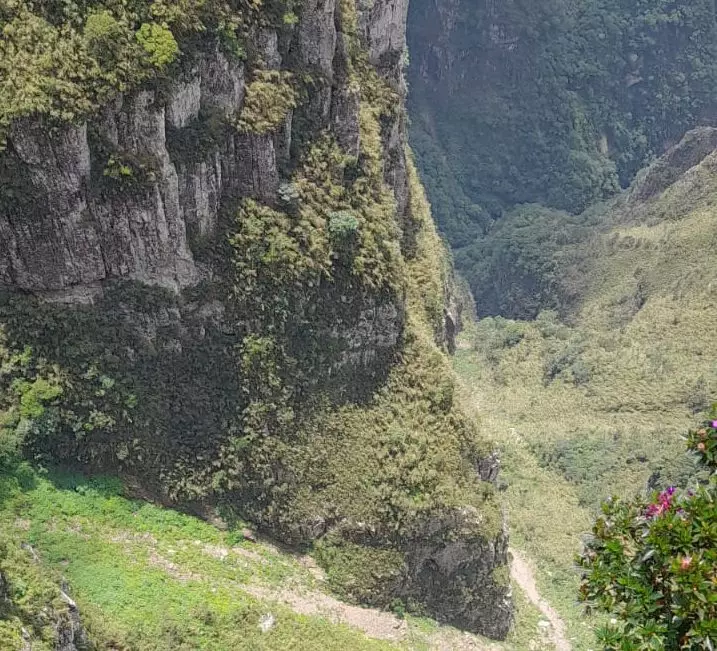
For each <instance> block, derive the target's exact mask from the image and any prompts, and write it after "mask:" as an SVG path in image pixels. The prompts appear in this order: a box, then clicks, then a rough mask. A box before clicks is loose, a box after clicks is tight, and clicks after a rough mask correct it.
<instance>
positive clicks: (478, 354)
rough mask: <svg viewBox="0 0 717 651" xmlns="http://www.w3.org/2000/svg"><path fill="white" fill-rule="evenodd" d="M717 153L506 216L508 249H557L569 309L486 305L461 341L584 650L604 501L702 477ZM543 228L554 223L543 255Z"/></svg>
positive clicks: (465, 370)
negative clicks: (572, 204)
mask: <svg viewBox="0 0 717 651" xmlns="http://www.w3.org/2000/svg"><path fill="white" fill-rule="evenodd" d="M666 160H667V159H666ZM713 164H714V163H713V158H712V156H709V157H707V158H706V159H705V160H703V161H702V162H701V163H699V164H698V165H697V166H696V167H694V168H693V169H691V170H690V171H689V173H686V174H683V175H681V176H680V177H679V178H678V179H677V180H676V181H675V182H674V183H672V184H671V185H669V186H668V187H666V188H662V189H660V190H659V191H657V192H656V193H654V194H652V195H651V197H650V198H649V200H642V199H639V198H638V197H640V196H641V189H642V188H643V187H644V185H643V184H645V183H650V182H651V178H652V177H651V172H649V171H648V172H647V173H646V174H643V175H641V176H640V179H639V181H638V182H637V185H635V187H633V188H632V189H631V190H630V191H629V192H628V193H626V194H625V195H624V196H622V197H620V198H619V199H618V200H616V201H614V202H612V203H611V204H607V205H604V206H600V207H597V208H595V209H594V210H593V211H592V212H591V213H590V214H586V215H582V216H580V217H571V216H569V215H567V214H565V213H560V212H555V213H553V214H551V215H547V225H546V228H545V229H541V223H540V221H539V220H535V222H534V223H533V222H530V221H528V222H527V224H526V222H525V221H524V217H522V216H521V213H520V211H516V213H515V214H516V215H517V217H515V218H513V217H510V216H509V217H507V221H506V223H505V225H504V226H502V227H501V232H503V233H506V234H510V242H508V243H507V244H506V247H505V250H508V251H510V252H511V253H510V255H511V256H514V257H515V258H520V259H525V260H526V261H528V262H530V261H535V260H536V257H537V258H539V257H540V256H541V255H545V258H547V259H548V260H549V264H545V263H540V264H535V265H534V267H533V268H534V269H541V268H542V269H543V270H547V277H548V278H549V279H551V280H552V281H553V282H554V284H553V285H552V288H553V291H554V293H553V294H552V296H551V295H548V296H547V297H546V298H544V301H545V302H546V303H547V306H551V305H556V306H557V307H558V308H559V309H560V312H556V311H554V310H545V309H543V307H544V306H542V305H536V306H535V309H541V310H542V311H541V312H539V313H538V316H537V318H535V319H533V320H525V321H518V320H510V319H505V318H503V317H491V318H485V319H481V320H480V321H478V322H477V324H475V325H473V326H471V327H470V328H469V330H468V332H466V333H465V334H464V335H463V339H462V346H459V351H458V353H457V357H456V366H457V370H458V371H459V374H460V375H462V376H463V377H464V379H466V380H467V381H468V382H469V384H470V392H471V394H472V396H473V399H474V401H475V403H476V408H477V410H478V412H479V413H480V414H481V417H482V429H483V431H484V432H485V433H486V434H488V435H490V436H491V437H492V438H493V440H494V441H495V442H496V444H497V445H498V446H499V447H500V448H501V451H502V459H503V473H502V478H503V479H502V483H501V487H502V489H503V491H504V495H505V498H506V501H507V504H508V513H509V522H510V527H511V538H512V543H513V544H514V545H515V546H516V547H518V548H520V549H523V550H524V551H526V552H527V553H528V554H529V556H530V557H532V558H533V559H535V561H536V563H537V566H538V578H539V581H540V588H541V591H542V593H543V594H544V595H545V596H546V598H548V599H549V601H550V602H551V603H552V604H553V605H554V606H555V607H556V608H557V609H558V610H559V612H560V613H561V614H562V615H563V617H564V618H565V619H566V620H567V622H568V624H569V632H570V635H571V637H574V638H575V647H576V648H578V649H588V648H596V646H595V645H596V641H595V639H594V637H593V636H592V634H591V632H590V628H592V627H593V625H601V623H602V622H601V621H597V622H595V621H592V620H586V619H584V618H583V617H582V615H581V612H580V610H579V609H578V608H577V607H576V605H575V603H574V600H575V594H576V591H577V589H578V583H579V577H578V574H577V573H576V571H575V568H574V566H573V559H574V557H575V555H576V554H578V553H579V552H580V551H581V537H583V536H584V535H587V534H588V532H589V531H590V528H591V526H592V525H591V523H592V521H593V519H594V517H595V516H596V515H597V514H598V512H599V506H600V503H601V502H602V501H603V500H604V499H605V498H607V497H609V496H611V495H614V496H615V497H616V498H617V499H618V500H619V501H618V502H615V504H623V505H624V504H626V501H629V500H631V499H632V498H634V496H635V495H636V493H642V494H644V495H645V496H649V495H650V494H652V492H653V491H654V490H655V489H660V488H664V487H666V486H668V485H673V486H676V487H678V488H685V489H687V488H688V487H689V486H690V484H691V483H693V482H694V480H695V478H699V477H700V476H701V474H700V468H699V466H698V465H696V463H695V459H694V456H691V455H685V453H684V443H683V441H682V435H683V433H684V432H685V431H686V430H687V429H688V428H689V427H690V426H691V424H692V423H693V422H694V418H695V415H696V414H697V413H699V412H702V411H704V410H706V409H707V408H708V407H709V397H710V396H713V395H715V392H716V391H717V375H716V374H715V368H714V364H713V358H712V356H711V355H709V354H708V353H707V351H710V350H714V347H715V345H716V344H717V321H716V318H717V317H716V315H715V312H714V289H713V288H714V287H715V286H716V285H715V282H716V281H717V277H716V276H715V274H716V272H715V269H714V268H713V266H712V265H709V264H705V260H711V259H712V257H713V256H714V251H713V249H714V243H715V226H714V203H715V199H716V197H717V181H716V179H715V176H714V172H713ZM663 167H664V161H663V165H661V166H659V169H662V168H663ZM531 210H532V209H531ZM540 213H542V214H545V211H544V209H540ZM512 219H515V222H516V224H515V228H514V229H513V228H512V226H511V220H512ZM549 230H552V231H553V232H555V233H558V235H557V236H552V237H549V236H548V231H549ZM513 231H514V232H513ZM531 232H532V233H537V234H539V235H538V236H540V237H543V234H544V236H545V238H544V239H543V240H542V241H547V243H548V244H547V246H546V249H547V251H546V252H545V253H544V254H543V253H541V252H538V253H534V250H535V248H536V247H535V246H533V245H532V244H531V237H530V233H531ZM562 233H564V236H561V234H562ZM512 259H513V258H509V260H512ZM507 264H510V261H509V262H508V263H507ZM526 264H527V263H526ZM538 273H543V272H538ZM538 273H536V276H537V275H538ZM538 277H539V276H538ZM506 287H508V285H506ZM513 288H514V290H515V291H516V292H522V291H524V290H523V289H522V288H520V287H518V286H517V285H513ZM543 296H545V295H543ZM536 303H537V302H536ZM515 304H516V305H519V304H520V303H519V301H518V300H517V299H516V301H515ZM698 443H699V441H696V440H695V441H693V447H694V445H697V444H698ZM642 499H643V500H646V499H648V497H643V498H642ZM645 504H646V503H645ZM616 508H617V507H616ZM620 508H622V507H620ZM616 517H617V514H616ZM620 517H621V518H622V515H621V516H620ZM612 612H613V613H617V612H618V611H615V610H613V611H612ZM616 648H617V647H616ZM640 648H642V647H640ZM645 648H647V647H645ZM659 648H662V647H659ZM665 648H671V647H665Z"/></svg>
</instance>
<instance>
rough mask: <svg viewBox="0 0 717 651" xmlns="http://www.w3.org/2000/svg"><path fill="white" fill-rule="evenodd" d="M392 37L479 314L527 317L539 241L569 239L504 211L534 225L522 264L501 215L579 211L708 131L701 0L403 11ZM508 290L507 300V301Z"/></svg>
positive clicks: (444, 221) (708, 46) (428, 169)
mask: <svg viewBox="0 0 717 651" xmlns="http://www.w3.org/2000/svg"><path fill="white" fill-rule="evenodd" d="M408 35H409V49H410V52H411V62H412V63H411V67H410V69H409V81H410V87H411V93H410V95H409V113H410V115H411V118H412V127H411V142H412V146H413V148H414V150H415V151H416V154H417V158H418V162H419V167H420V169H421V172H422V177H423V180H424V182H425V184H426V187H427V190H428V194H429V198H430V200H431V203H432V205H433V211H434V214H435V217H436V219H437V221H438V224H439V227H440V229H441V231H442V233H443V234H444V235H445V236H446V237H447V239H448V240H449V242H450V243H451V245H452V246H453V247H454V249H456V264H457V267H458V269H459V271H460V272H461V274H462V275H464V277H465V278H466V279H467V280H468V281H469V283H470V285H471V288H472V290H473V291H474V292H475V294H476V298H477V301H478V305H479V309H480V310H481V314H493V315H494V314H500V315H502V316H511V317H515V318H526V317H530V318H532V317H534V316H535V314H536V312H534V311H533V310H534V304H535V300H534V298H533V297H534V296H535V295H536V294H537V295H544V294H546V292H547V293H550V292H551V284H550V283H551V281H550V279H547V284H546V285H536V286H532V285H531V284H530V283H526V281H525V272H526V271H529V270H530V269H531V268H534V267H536V266H541V265H542V264H543V263H544V262H547V261H548V260H549V254H548V255H546V254H545V252H543V251H542V250H541V249H542V243H543V240H544V241H545V244H546V245H547V247H548V248H551V247H552V245H553V243H554V241H555V240H556V238H557V239H559V238H561V237H562V236H563V235H565V236H567V237H573V236H574V233H573V231H572V229H570V228H569V226H565V228H566V229H567V233H564V231H562V230H561V231H560V232H555V231H551V229H550V223H551V222H552V220H551V219H550V218H547V217H546V215H545V214H543V215H542V216H540V215H537V214H536V211H537V210H538V209H533V208H527V209H519V210H518V212H519V213H520V214H521V217H520V218H519V219H520V220H521V221H522V220H525V219H528V218H530V219H531V220H532V221H533V223H534V225H535V224H536V223H538V221H539V222H540V223H541V224H544V225H545V229H544V231H543V234H542V237H534V239H533V240H532V241H533V242H534V243H535V247H534V248H535V249H536V250H535V253H534V256H529V255H528V252H527V251H526V250H523V254H524V256H526V257H525V258H524V259H515V257H512V256H510V255H509V251H507V250H506V245H507V244H508V243H507V241H506V240H507V239H508V238H511V237H512V236H515V237H520V236H521V235H520V233H518V232H517V225H516V224H515V219H516V218H515V216H509V218H511V219H513V226H510V227H507V226H504V225H503V224H502V222H503V219H504V214H505V213H506V211H508V212H510V211H511V210H512V209H513V208H514V207H515V206H516V205H520V204H526V203H530V204H542V205H544V206H549V207H551V208H556V209H560V210H565V211H568V212H571V213H575V214H578V213H581V212H583V211H584V210H585V208H586V207H588V206H590V205H593V204H594V203H596V202H599V201H601V200H604V199H606V198H609V197H611V196H613V195H614V194H615V193H616V192H617V191H618V190H619V188H620V187H621V186H622V187H626V186H627V185H629V183H630V182H631V181H632V180H633V178H634V177H635V174H636V173H637V171H638V170H639V169H640V168H642V167H644V166H645V164H647V163H648V162H649V161H650V160H651V159H652V158H653V157H654V156H659V155H661V154H662V152H663V151H664V150H665V149H666V148H667V147H669V146H671V145H673V144H674V143H675V142H677V141H678V140H679V139H680V138H681V137H682V135H683V134H684V132H685V131H686V130H688V129H690V128H693V127H695V126H696V125H698V124H701V123H709V121H710V120H711V116H712V112H713V106H714V102H715V99H717V98H716V97H715V88H717V83H716V81H717V66H716V65H715V61H716V60H717V56H716V55H717V17H716V16H715V11H714V4H713V3H712V2H711V0H696V1H693V2H677V3H675V2H671V1H669V0H651V1H649V2H635V1H634V0H540V1H536V2H512V3H507V4H505V3H503V4H501V5H500V6H499V5H495V4H492V3H488V4H486V3H475V2H470V1H469V0H465V1H463V2H458V3H448V2H442V1H440V0H439V2H437V3H436V2H431V1H428V0H415V1H414V2H411V4H410V12H409V29H408ZM530 213H532V215H531V216H529V214H530ZM563 224H569V221H564V222H563ZM523 228H532V227H530V226H523V227H521V229H523ZM533 235H537V233H535V234H533ZM533 235H531V237H532V236H533ZM559 244H560V243H559ZM511 265H512V266H511ZM490 267H497V268H500V269H501V272H502V273H504V274H508V277H505V276H502V275H501V274H498V273H492V274H491V275H487V272H488V271H489V269H488V268H490ZM495 270H496V269H495V268H493V269H492V271H493V272H495ZM545 271H548V270H547V269H545ZM553 280H554V279H553ZM514 282H515V283H517V284H518V285H519V286H520V288H521V293H520V295H518V296H515V295H514V296H510V297H507V296H506V293H508V292H510V291H511V290H510V287H511V284H512V283H514ZM492 287H495V290H493V289H492ZM506 290H508V292H507V291H506ZM488 294H490V295H488ZM541 300H542V296H541ZM517 304H519V305H520V307H518V305H517ZM542 305H543V306H545V303H542ZM554 307H557V306H554Z"/></svg>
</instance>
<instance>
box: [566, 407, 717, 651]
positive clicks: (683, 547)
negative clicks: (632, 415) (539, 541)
mask: <svg viewBox="0 0 717 651" xmlns="http://www.w3.org/2000/svg"><path fill="white" fill-rule="evenodd" d="M713 417H714V418H717V411H714V410H713ZM687 441H688V447H689V449H690V450H692V451H693V452H694V453H696V454H697V456H698V458H699V460H700V462H701V463H702V464H703V465H704V466H706V467H707V469H708V470H709V472H710V473H711V476H710V478H709V479H708V480H707V481H706V482H703V483H702V485H701V486H699V487H698V488H697V489H696V490H694V491H687V492H684V491H678V490H677V489H675V488H674V487H672V486H671V487H668V488H666V489H665V490H663V491H662V492H659V493H657V492H656V493H653V495H652V497H651V499H644V498H638V499H635V500H632V501H623V500H617V499H613V500H610V501H608V502H606V503H605V504H604V505H603V508H602V512H603V514H602V516H601V517H600V518H599V519H598V520H597V521H596V523H595V525H594V527H593V531H592V538H591V539H590V540H589V542H588V543H587V545H586V547H585V551H584V552H583V554H582V556H580V558H579V559H578V562H579V564H580V566H581V567H582V568H583V569H584V570H585V574H584V576H583V580H582V584H581V588H580V597H581V599H582V600H583V601H585V602H586V603H587V604H588V607H589V608H592V607H596V608H598V609H600V610H602V611H605V612H607V613H609V614H611V615H612V616H613V619H611V620H610V622H609V623H608V624H607V625H605V626H603V627H602V628H600V629H599V630H598V636H599V638H600V640H601V642H602V644H603V645H604V648H605V649H607V650H615V651H617V650H619V649H620V650H621V649H665V650H673V649H674V650H677V649H689V650H694V651H697V649H713V648H714V646H715V645H716V644H717V573H716V572H715V568H717V508H716V507H715V505H716V504H717V473H716V472H715V469H717V419H715V420H713V419H710V420H708V421H707V422H705V423H704V424H703V426H702V427H700V428H699V429H697V430H696V431H693V432H690V434H689V435H688V437H687Z"/></svg>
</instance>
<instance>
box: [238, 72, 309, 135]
mask: <svg viewBox="0 0 717 651" xmlns="http://www.w3.org/2000/svg"><path fill="white" fill-rule="evenodd" d="M291 82H292V77H291V74H290V73H288V72H283V71H279V70H260V71H259V72H258V73H257V76H256V78H255V79H254V81H252V82H251V83H250V84H249V85H248V86H247V89H246V97H245V98H244V107H243V108H242V112H241V115H240V116H239V120H238V121H237V125H236V126H237V128H238V129H239V130H240V131H243V132H245V133H256V134H264V133H269V132H272V131H276V130H277V129H278V128H279V127H280V126H281V125H282V124H283V123H284V120H285V119H286V116H287V115H288V113H289V111H291V110H292V109H293V108H294V107H295V106H296V102H297V95H296V91H295V90H294V88H293V86H292V85H291Z"/></svg>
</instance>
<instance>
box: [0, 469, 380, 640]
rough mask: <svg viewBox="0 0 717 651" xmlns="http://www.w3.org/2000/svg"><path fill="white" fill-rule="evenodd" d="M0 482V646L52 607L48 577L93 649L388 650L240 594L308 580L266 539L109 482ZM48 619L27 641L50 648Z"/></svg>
mask: <svg viewBox="0 0 717 651" xmlns="http://www.w3.org/2000/svg"><path fill="white" fill-rule="evenodd" d="M0 481H1V489H0V490H1V491H2V493H1V494H2V505H1V506H0V522H2V531H3V538H4V540H3V544H2V545H0V570H1V571H2V574H3V576H5V577H7V578H6V581H7V586H6V589H7V590H9V591H10V592H9V594H10V598H11V601H10V604H11V607H12V608H13V609H14V611H11V612H9V613H5V612H4V611H0V613H1V614H2V615H3V617H2V618H1V621H0V631H2V632H3V633H5V632H6V631H8V635H3V636H2V637H0V649H3V650H5V649H8V650H13V651H14V650H15V649H18V648H20V645H19V644H16V642H18V640H19V638H17V637H16V628H17V627H19V626H20V625H23V624H24V625H27V624H28V620H29V619H30V618H32V617H43V614H42V612H43V611H42V608H43V607H44V606H46V605H47V604H53V606H54V607H55V608H56V609H58V610H59V611H60V612H62V608H61V605H62V602H61V600H60V599H59V592H58V589H57V584H56V583H53V580H55V581H56V580H58V577H59V576H60V575H62V576H64V577H65V579H66V580H67V582H68V584H69V586H68V588H67V589H68V590H70V591H71V594H72V597H73V599H74V600H75V601H76V602H77V605H78V607H79V610H80V613H81V617H82V623H83V626H84V627H85V629H86V630H87V632H88V634H89V638H90V640H91V641H92V643H94V645H95V647H96V648H100V649H107V648H114V649H117V648H121V649H138V650H140V649H147V650H150V649H151V650H152V651H154V650H155V649H167V650H168V651H169V650H170V649H171V650H172V651H175V650H176V649H285V648H292V649H293V648H296V649H307V650H308V649H315V648H316V647H317V645H321V646H322V648H327V649H340V648H345V649H352V650H353V649H356V650H358V649H388V648H392V647H391V646H390V645H388V644H384V643H381V642H378V641H371V640H368V639H366V638H365V637H364V636H363V635H361V633H360V632H358V631H356V630H351V629H349V628H348V627H346V626H343V625H337V624H332V623H330V622H329V621H328V620H327V619H324V618H323V617H320V616H319V617H305V616H301V615H296V614H294V613H293V612H291V611H290V610H289V609H288V608H287V607H286V606H283V605H280V604H278V603H276V602H273V601H272V599H271V597H269V599H261V598H257V597H254V596H252V587H254V588H256V587H257V586H260V587H261V588H263V589H264V590H266V591H267V593H269V594H271V589H272V587H273V588H275V589H276V588H278V587H279V586H288V585H292V586H294V587H295V589H297V590H299V589H301V588H302V586H303V588H304V589H307V588H309V587H311V586H312V584H313V580H312V578H311V575H310V574H309V573H308V572H307V571H306V570H305V569H304V568H303V567H302V566H301V565H300V563H299V562H298V561H297V560H296V559H292V558H291V557H290V556H287V555H282V554H281V553H280V552H279V551H278V550H275V549H273V548H271V547H270V546H265V545H260V544H256V543H252V542H249V541H242V540H241V539H242V536H241V534H239V536H238V538H239V540H240V542H238V543H237V542H234V543H232V542H231V539H232V538H233V539H236V538H237V535H236V533H234V532H231V531H230V532H221V531H219V530H218V529H216V528H214V527H212V526H211V525H208V524H205V523H203V522H201V521H199V520H197V519H196V518H193V517H190V516H187V515H182V514H180V513H176V512H173V511H168V510H164V509H161V508H160V507H156V506H152V505H151V504H148V503H144V502H135V501H130V500H127V499H125V498H123V497H122V496H121V489H122V487H121V485H120V484H119V483H118V482H117V481H115V480H107V479H94V480H88V479H85V478H83V477H81V476H77V475H68V474H63V473H55V474H52V475H50V476H48V477H45V476H42V475H38V474H35V473H33V472H32V471H29V470H28V469H27V468H23V467H20V468H19V469H18V470H16V471H14V472H13V473H9V474H5V475H3V476H2V478H0ZM7 538H9V540H10V541H11V544H9V545H8V544H7ZM20 542H22V544H23V545H24V548H21V547H20V544H19V543H20ZM33 555H34V558H33ZM254 592H256V590H254ZM277 592H278V590H277ZM2 603H3V606H2V608H7V602H5V601H3V602H2ZM268 613H271V614H272V615H273V617H274V620H275V625H274V626H273V627H271V629H270V630H269V631H268V632H266V633H264V632H262V630H261V628H260V626H259V624H260V621H261V620H262V617H263V616H265V615H267V614H268ZM6 615H9V618H6ZM45 617H46V618H48V619H49V612H48V613H47V614H46V615H45ZM52 623H53V622H52V621H47V622H42V621H39V622H37V623H34V622H33V628H32V629H30V630H32V631H33V633H34V639H33V642H34V643H38V647H37V648H40V649H44V648H48V649H49V648H54V647H53V646H52V642H53V634H54V635H57V631H53V630H51V624H52ZM3 627H4V628H3ZM42 640H44V641H45V643H46V644H47V646H42V645H41V644H40V642H41V641H42ZM33 648H34V647H33Z"/></svg>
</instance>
